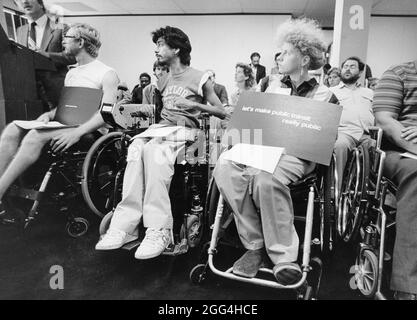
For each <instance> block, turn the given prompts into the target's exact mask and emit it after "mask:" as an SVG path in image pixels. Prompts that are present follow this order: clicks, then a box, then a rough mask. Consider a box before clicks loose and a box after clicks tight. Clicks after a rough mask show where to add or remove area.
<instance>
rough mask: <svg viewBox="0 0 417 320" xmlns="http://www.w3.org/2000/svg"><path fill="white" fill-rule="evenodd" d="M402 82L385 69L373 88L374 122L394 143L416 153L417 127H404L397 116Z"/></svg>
mask: <svg viewBox="0 0 417 320" xmlns="http://www.w3.org/2000/svg"><path fill="white" fill-rule="evenodd" d="M403 96H404V82H403V80H402V79H401V78H400V76H399V75H398V74H397V73H396V72H394V70H391V69H390V70H387V71H386V72H384V74H383V75H382V77H381V80H380V82H379V84H378V86H377V88H376V89H375V94H374V102H373V111H374V115H375V123H376V125H377V126H379V127H381V129H382V130H383V131H384V137H386V138H388V139H389V140H390V141H391V142H392V143H393V144H394V145H396V146H398V147H400V148H403V149H405V150H407V151H409V152H413V153H417V127H416V126H410V127H407V128H405V127H404V126H403V125H402V124H401V123H400V122H399V121H398V117H399V115H400V114H401V112H402V109H403Z"/></svg>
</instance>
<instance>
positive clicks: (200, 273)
mask: <svg viewBox="0 0 417 320" xmlns="http://www.w3.org/2000/svg"><path fill="white" fill-rule="evenodd" d="M335 161H336V158H335V157H334V155H333V156H332V162H331V164H330V166H329V167H326V169H325V170H326V171H333V175H334V181H333V191H334V196H335V197H337V196H338V194H337V170H336V165H335ZM320 169H322V170H323V168H320ZM316 170H317V169H316ZM326 173H327V172H326ZM326 173H323V171H321V174H322V177H321V179H318V177H317V173H314V175H315V177H314V178H313V179H311V177H309V176H307V178H304V179H303V180H302V181H301V184H303V183H304V184H305V187H307V188H308V190H309V191H308V198H307V210H306V216H305V217H304V216H294V220H295V221H303V222H305V228H304V241H303V243H304V244H303V248H304V249H303V255H302V262H301V269H302V278H301V279H300V280H299V281H298V282H297V283H295V284H292V285H281V284H279V283H277V282H276V281H271V280H266V279H260V278H258V277H255V278H244V277H240V276H237V275H234V274H233V273H232V272H233V267H231V268H228V269H227V270H225V271H221V270H220V269H218V268H217V267H216V266H215V265H214V255H215V254H216V253H217V245H218V242H219V240H220V236H219V235H220V233H221V230H220V229H221V228H225V227H224V226H223V227H222V226H221V223H222V222H221V219H222V217H223V211H224V207H225V205H226V203H225V201H224V199H223V196H222V195H221V194H219V200H218V203H217V207H216V212H215V219H214V223H213V226H212V234H211V238H210V244H209V248H208V250H207V253H208V257H207V261H206V263H201V264H197V265H196V266H195V267H194V268H193V269H192V270H191V272H190V280H191V282H193V283H195V284H200V283H202V282H203V281H204V280H205V277H206V273H207V270H208V269H209V270H210V271H212V272H213V273H214V274H216V275H218V276H221V277H224V278H227V279H230V280H236V281H240V282H245V283H250V284H254V285H259V286H263V287H269V288H274V289H293V290H294V289H295V290H297V291H298V295H297V298H298V299H304V300H310V299H316V298H317V296H318V291H319V288H320V281H321V276H322V261H321V259H320V258H318V257H313V258H312V259H310V256H311V251H312V250H311V249H312V245H318V244H320V245H321V251H322V252H323V253H324V255H325V258H326V255H328V254H331V252H332V250H333V248H334V247H332V246H331V244H329V245H330V247H329V249H330V252H329V251H328V250H326V248H324V245H323V242H324V241H323V233H322V232H323V223H327V224H332V226H331V227H332V228H335V222H334V221H331V220H332V219H334V216H333V217H331V218H332V219H326V220H324V219H323V218H324V210H325V208H324V207H322V206H323V205H325V204H324V203H323V202H324V201H325V200H327V201H331V200H330V199H327V198H326V199H325V198H324V195H321V193H320V190H319V187H318V186H317V180H321V182H323V184H322V185H320V188H324V184H325V182H324V180H325V179H326V178H328V177H329V176H328V175H327V174H326ZM319 182H320V181H319ZM214 184H215V182H214V179H212V181H211V183H210V187H209V188H210V189H211V188H212V187H213V185H214ZM299 185H300V183H297V187H299ZM211 192H212V191H211ZM315 193H316V194H317V195H318V196H319V198H318V199H315ZM336 200H337V198H336V199H334V201H333V205H334V206H336V204H337V201H336ZM315 205H318V206H319V211H320V238H321V239H320V240H318V239H314V240H312V234H313V222H314V221H313V220H314V206H315ZM207 207H208V206H206V210H207ZM335 212H336V211H335ZM335 212H333V214H335ZM231 219H233V213H231V216H230V217H229V219H228V221H227V222H226V223H225V225H226V224H228V223H230V222H231ZM330 232H331V231H330ZM333 234H334V233H333ZM329 237H330V238H329V240H330V242H331V241H332V238H331V237H332V235H331V234H329ZM335 240H336V239H334V241H335ZM312 263H314V264H316V266H315V267H313V266H312ZM316 269H317V270H316ZM311 271H316V275H315V277H314V280H313V281H312V282H315V285H309V281H308V275H309V273H310V272H311ZM259 272H260V273H261V274H262V273H263V274H270V275H271V274H273V272H272V270H271V269H269V268H260V269H259Z"/></svg>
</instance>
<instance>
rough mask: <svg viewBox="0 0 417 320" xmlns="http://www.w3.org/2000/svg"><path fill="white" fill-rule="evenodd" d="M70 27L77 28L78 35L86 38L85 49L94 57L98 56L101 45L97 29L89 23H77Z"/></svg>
mask: <svg viewBox="0 0 417 320" xmlns="http://www.w3.org/2000/svg"><path fill="white" fill-rule="evenodd" d="M70 29H75V30H76V34H77V37H79V38H80V39H84V49H85V51H87V53H88V54H89V55H90V56H92V57H93V58H97V57H98V52H99V50H100V47H101V41H100V33H99V32H98V31H97V29H95V28H93V27H92V26H91V25H89V24H87V23H75V24H73V25H71V26H70Z"/></svg>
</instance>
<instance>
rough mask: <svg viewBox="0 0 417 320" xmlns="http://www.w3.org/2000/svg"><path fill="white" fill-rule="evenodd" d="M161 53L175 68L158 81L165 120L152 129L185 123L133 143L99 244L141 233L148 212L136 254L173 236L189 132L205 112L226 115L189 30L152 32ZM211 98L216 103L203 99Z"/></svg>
mask: <svg viewBox="0 0 417 320" xmlns="http://www.w3.org/2000/svg"><path fill="white" fill-rule="evenodd" d="M152 40H153V42H154V43H155V44H156V46H157V48H156V50H155V53H156V56H157V58H158V60H159V61H160V62H163V63H165V64H167V65H168V66H169V70H170V73H169V74H168V75H167V76H166V77H163V78H161V79H160V80H159V81H158V88H159V90H160V92H161V94H162V100H163V109H162V112H161V118H162V120H161V121H160V122H159V124H157V125H154V126H151V127H150V129H152V130H155V128H160V127H165V129H166V127H173V126H180V127H181V128H180V129H179V130H178V131H177V132H176V133H172V134H169V135H168V136H166V137H165V138H164V139H162V138H152V137H151V138H145V139H142V138H136V139H134V140H133V142H132V143H131V145H130V146H129V149H128V156H127V167H126V170H125V174H124V179H123V195H122V200H121V202H120V203H119V204H118V205H117V207H116V209H115V211H114V214H113V218H112V220H111V223H110V227H109V229H108V230H107V232H106V234H105V235H104V236H103V237H102V239H101V240H100V241H99V242H98V243H97V245H96V249H97V250H111V249H117V248H120V247H122V246H123V245H124V244H126V243H128V242H130V241H133V240H135V239H137V238H138V225H139V223H140V221H141V218H142V216H143V224H144V226H145V228H147V230H146V235H145V238H144V239H143V241H142V242H141V244H140V246H139V247H138V249H137V250H136V252H135V258H137V259H149V258H153V257H156V256H158V255H160V254H161V253H162V252H163V251H164V250H165V249H166V248H167V247H168V246H169V245H170V244H171V243H172V242H173V236H172V229H173V217H172V212H171V204H170V198H169V189H170V184H171V180H172V177H173V174H174V163H175V160H176V157H177V155H178V153H179V152H180V151H181V150H183V149H184V146H185V143H186V139H185V137H186V136H188V135H190V134H191V135H194V133H193V130H195V129H196V128H198V126H199V122H198V117H199V115H200V113H201V112H205V113H208V114H210V115H214V116H217V117H219V118H222V119H223V118H225V116H226V114H225V111H224V109H223V107H222V104H221V102H220V100H219V99H218V97H217V96H216V94H215V92H214V90H213V83H212V82H211V80H209V77H208V74H204V73H203V72H200V71H198V70H195V69H193V68H191V67H190V66H189V65H190V59H191V57H190V52H191V45H190V41H189V39H188V36H187V35H186V34H185V33H184V32H182V31H181V30H180V29H177V28H174V27H166V28H161V29H158V30H156V31H154V32H153V34H152ZM204 99H206V101H208V102H209V103H210V104H211V105H205V104H202V103H201V102H202V101H203V100H204Z"/></svg>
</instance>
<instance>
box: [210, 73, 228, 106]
mask: <svg viewBox="0 0 417 320" xmlns="http://www.w3.org/2000/svg"><path fill="white" fill-rule="evenodd" d="M207 72H208V74H209V76H210V80H211V81H212V82H213V84H214V92H215V93H216V96H217V97H218V98H219V99H220V101H221V103H222V104H223V106H226V105H228V104H229V98H228V96H227V91H226V87H225V86H223V85H221V84H218V83H217V82H216V74H215V73H214V71H213V70H207Z"/></svg>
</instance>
